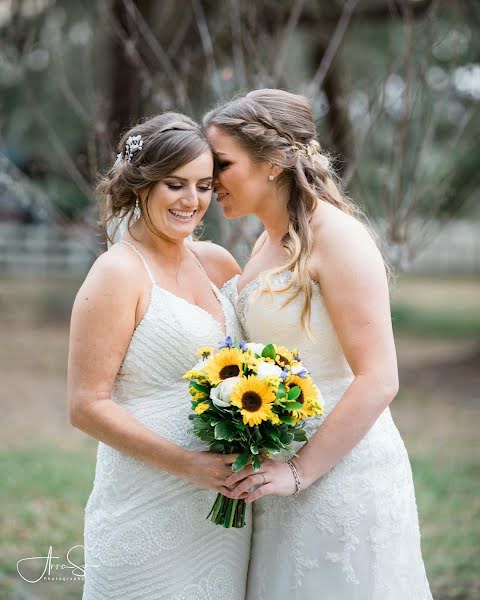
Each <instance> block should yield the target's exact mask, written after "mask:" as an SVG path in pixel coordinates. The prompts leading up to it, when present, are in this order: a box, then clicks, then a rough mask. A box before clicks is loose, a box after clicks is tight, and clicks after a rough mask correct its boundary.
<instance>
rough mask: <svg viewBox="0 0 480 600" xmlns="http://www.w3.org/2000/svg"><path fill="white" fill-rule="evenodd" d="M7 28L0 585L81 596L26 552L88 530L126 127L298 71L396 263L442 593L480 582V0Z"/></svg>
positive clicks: (294, 3)
mask: <svg viewBox="0 0 480 600" xmlns="http://www.w3.org/2000/svg"><path fill="white" fill-rule="evenodd" d="M0 32H1V36H0V90H1V98H2V103H1V112H0V325H1V332H2V343H1V346H0V376H1V385H0V402H1V409H2V419H1V422H0V440H1V442H0V443H1V452H0V483H1V485H0V488H1V492H0V493H1V495H2V511H1V515H0V520H1V528H2V539H1V541H0V578H1V583H0V597H1V598H8V599H15V600H17V599H28V600H31V599H60V598H62V599H64V598H65V599H67V600H68V599H75V598H80V597H81V583H80V582H68V581H67V582H60V581H56V582H43V583H37V584H28V583H26V582H25V581H23V580H22V579H21V578H20V577H19V575H18V573H17V570H16V564H17V560H19V559H21V558H24V557H32V556H46V553H47V551H48V547H49V546H53V553H54V555H56V556H60V557H62V558H63V559H64V558H65V555H66V553H67V551H68V550H69V548H71V547H72V546H74V545H76V544H81V543H82V528H83V509H84V506H85V503H86V500H87V498H88V495H89V493H90V491H91V487H92V483H93V476H94V466H95V447H96V444H95V442H94V440H91V439H89V438H88V437H87V436H85V435H84V434H82V433H81V432H79V431H77V430H74V429H73V428H72V427H71V426H70V425H69V421H68V411H67V396H66V361H67V352H68V326H69V317H70V311H71V306H72V302H73V299H74V297H75V294H76V292H77V290H78V288H79V286H80V285H81V282H82V280H83V278H84V277H85V275H86V273H87V272H88V269H89V267H90V265H91V264H92V262H93V261H94V260H95V258H96V256H98V255H99V254H100V253H102V252H103V251H104V250H105V244H104V239H103V238H102V235H101V232H100V231H99V229H98V226H97V208H96V203H95V198H94V194H93V191H92V190H93V187H94V185H95V181H96V178H97V176H98V173H99V172H102V171H103V170H105V169H106V168H108V166H109V165H110V164H111V163H112V162H113V161H114V159H115V153H116V148H115V145H116V142H117V140H118V137H119V135H120V133H121V132H122V131H123V130H125V129H126V128H128V127H129V126H130V125H132V124H133V123H135V122H136V120H137V119H138V118H140V117H141V116H151V115H154V114H156V113H159V112H162V111H165V110H177V111H181V112H186V113H187V114H189V115H191V116H193V117H194V118H196V119H199V120H201V117H202V114H203V113H204V112H205V111H206V110H207V109H208V108H210V107H212V105H214V104H215V103H217V102H220V101H222V100H227V99H230V98H231V97H232V96H233V95H234V94H235V93H238V92H240V91H245V90H249V89H252V88H259V87H281V88H284V89H288V90H290V91H294V92H297V93H302V94H305V95H307V96H308V97H309V98H310V99H311V100H312V102H313V107H314V112H315V119H316V123H317V127H318V133H319V139H320V141H321V144H322V146H323V147H324V148H325V149H327V150H328V151H329V152H330V153H331V154H332V155H333V156H334V157H335V161H336V166H337V169H338V171H339V172H340V174H341V176H342V178H343V181H344V184H345V187H346V189H347V190H348V192H349V194H350V195H351V197H352V198H353V199H354V200H355V201H356V202H358V204H359V205H360V206H361V207H362V208H363V209H364V210H365V212H366V213H367V214H368V216H369V218H370V219H371V221H372V223H373V225H374V226H375V227H376V228H377V229H378V230H379V231H380V232H381V234H382V239H383V241H384V251H385V252H386V254H387V255H388V256H389V258H390V260H391V262H392V263H393V265H394V267H395V270H396V273H397V276H396V278H395V281H394V282H393V285H392V316H393V322H394V327H395V332H396V341H397V348H398V355H399V365H400V374H401V390H400V393H399V395H398V397H397V398H396V399H395V401H394V403H393V405H392V411H393V413H394V417H395V420H396V422H397V425H398V427H399V429H400V431H401V433H402V435H403V437H404V439H405V442H406V445H407V447H408V450H409V453H410V457H411V461H412V466H413V470H414V477H415V484H416V491H417V502H418V508H419V513H420V522H421V528H422V534H423V537H422V547H423V552H424V557H425V561H426V567H427V571H428V576H429V579H430V582H431V587H432V591H433V593H434V597H435V598H436V599H437V600H447V599H449V600H450V599H456V600H467V599H469V600H474V599H478V598H480V564H479V563H480V561H479V554H480V553H479V544H480V477H479V475H480V466H479V465H480V460H479V458H480V444H479V438H478V433H477V431H478V423H479V421H478V417H479V414H480V279H479V275H480V235H479V234H480V207H479V199H480V153H479V148H478V140H479V138H480V119H479V108H480V35H479V34H480V2H479V1H478V0H449V1H446V0H444V1H441V0H330V1H327V0H288V1H286V0H256V1H254V0H243V1H240V0H225V1H224V2H214V1H213V0H162V2H155V1H153V0H137V1H134V0H98V1H96V2H94V1H92V0H80V1H79V0H65V1H56V0H16V1H15V0H11V1H8V0H0ZM258 231H259V226H258V223H256V222H255V221H254V220H249V219H245V220H238V221H234V222H227V221H225V220H222V218H221V215H220V214H219V211H218V207H217V206H215V205H213V204H212V206H211V209H210V210H209V213H208V215H207V218H206V223H205V229H204V232H203V237H204V239H211V240H213V241H216V242H218V243H221V244H223V245H224V246H225V247H227V248H228V249H230V250H231V251H232V252H233V253H234V254H235V255H236V257H237V259H238V260H239V261H240V263H242V264H244V262H245V260H246V258H247V256H248V252H249V249H250V247H251V241H252V240H253V239H254V238H255V236H256V235H257V234H258ZM64 562H66V560H64ZM37 571H38V569H37ZM226 600H228V599H226ZM405 600H409V599H405Z"/></svg>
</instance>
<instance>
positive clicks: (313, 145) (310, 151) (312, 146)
mask: <svg viewBox="0 0 480 600" xmlns="http://www.w3.org/2000/svg"><path fill="white" fill-rule="evenodd" d="M290 148H291V149H292V150H298V151H299V152H300V154H303V156H308V158H309V159H310V160H313V157H314V155H315V154H318V153H319V151H320V144H319V143H318V142H317V140H310V141H309V142H308V144H302V143H301V142H294V143H293V144H292V145H291V146H290Z"/></svg>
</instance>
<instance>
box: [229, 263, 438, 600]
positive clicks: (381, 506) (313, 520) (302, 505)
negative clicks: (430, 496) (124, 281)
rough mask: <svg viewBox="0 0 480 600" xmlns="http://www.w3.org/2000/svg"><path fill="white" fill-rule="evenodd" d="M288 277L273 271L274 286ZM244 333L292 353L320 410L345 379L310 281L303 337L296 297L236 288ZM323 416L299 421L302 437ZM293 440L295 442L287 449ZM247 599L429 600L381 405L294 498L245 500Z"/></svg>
mask: <svg viewBox="0 0 480 600" xmlns="http://www.w3.org/2000/svg"><path fill="white" fill-rule="evenodd" d="M290 277H291V273H290V272H287V273H281V274H278V275H276V276H274V277H273V288H274V289H275V288H276V289H281V288H282V287H285V284H286V283H287V282H288V281H289V278H290ZM237 283H238V276H236V277H234V278H233V279H231V280H230V281H229V282H228V283H227V284H226V286H225V287H224V291H225V293H226V294H227V295H228V296H229V297H230V298H231V300H232V302H233V303H234V304H236V308H237V314H238V316H239V317H240V321H241V322H242V325H243V327H244V330H245V334H246V337H247V339H249V340H251V341H255V342H261V343H265V344H266V343H269V342H274V343H277V344H281V345H284V346H287V347H289V348H292V347H295V348H298V349H299V353H300V356H301V358H302V360H303V362H304V364H305V366H306V368H307V369H309V370H310V373H311V375H312V377H313V379H314V381H315V382H316V383H317V385H318V386H319V388H320V389H321V392H322V395H323V399H324V403H325V407H324V408H325V416H326V415H328V413H329V412H330V411H331V410H332V409H333V408H334V406H335V404H336V403H337V402H338V401H339V400H340V398H341V396H342V394H343V393H344V391H345V390H346V388H347V387H348V386H349V385H350V383H351V382H352V379H353V375H352V371H351V369H350V367H349V365H348V363H347V361H346V359H345V356H344V354H343V352H342V349H341V347H340V343H339V341H338V338H337V336H336V334H335V331H334V329H333V326H332V323H331V321H330V318H329V316H328V313H327V310H326V308H325V305H324V303H323V300H322V294H321V291H320V288H319V285H318V284H317V283H314V282H312V285H313V286H314V293H313V299H312V318H311V329H312V331H313V333H314V335H315V337H316V339H317V340H318V342H317V343H316V344H314V343H312V342H311V341H310V340H309V339H308V337H307V336H306V335H305V334H304V333H303V332H302V330H301V328H300V313H301V307H302V302H303V300H302V297H301V296H300V297H297V298H296V299H295V300H294V301H293V302H292V303H291V304H289V305H288V306H287V307H285V308H282V304H283V302H284V301H285V298H286V294H287V292H281V293H277V294H273V296H272V295H271V294H260V295H259V294H256V293H254V292H256V291H257V290H258V288H259V287H260V280H259V278H257V279H255V280H254V281H252V282H250V283H249V284H248V285H247V286H246V287H245V288H244V289H243V290H241V292H240V294H238V293H237ZM325 416H324V417H320V418H316V419H313V420H311V421H307V426H306V430H307V435H308V437H310V436H311V435H312V434H313V433H314V432H315V431H316V430H317V429H318V427H319V426H321V423H322V421H323V419H324V418H325ZM299 447H300V445H298V446H297V449H298V448H299ZM253 506H254V523H253V537H252V552H251V558H250V566H249V574H248V586H247V600H431V598H432V596H431V593H430V589H429V585H428V581H427V578H426V575H425V568H424V565H423V560H422V555H421V551H420V532H419V526H418V515H417V508H416V503H415V494H414V488H413V482H412V473H411V469H410V463H409V460H408V456H407V452H406V450H405V446H404V444H403V442H402V439H401V437H400V434H399V432H398V430H397V428H396V427H395V425H394V423H393V421H392V417H391V414H390V410H389V409H388V408H387V409H386V410H385V411H384V412H383V413H382V414H381V416H380V417H379V418H378V420H377V421H376V423H375V424H374V425H373V427H372V428H371V430H370V431H369V433H368V434H367V435H366V436H365V437H364V438H363V439H362V440H361V442H360V443H359V444H358V445H357V446H356V447H355V448H354V449H353V450H352V451H351V452H350V453H349V454H347V455H346V456H345V457H344V458H343V460H341V461H340V463H338V464H337V465H336V466H335V467H334V468H333V469H332V470H331V471H330V472H329V473H327V474H326V475H325V476H323V477H321V478H320V479H319V480H317V481H316V482H315V483H313V485H311V486H310V487H309V488H308V489H306V490H304V491H303V492H301V493H300V495H299V496H298V497H297V498H293V497H291V496H290V497H280V496H266V497H264V498H261V499H260V500H257V501H256V502H255V503H254V504H253Z"/></svg>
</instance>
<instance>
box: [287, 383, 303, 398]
mask: <svg viewBox="0 0 480 600" xmlns="http://www.w3.org/2000/svg"><path fill="white" fill-rule="evenodd" d="M301 393H302V390H301V389H300V388H299V387H298V385H294V386H293V387H292V388H290V391H289V392H288V396H287V398H288V399H289V400H296V399H297V398H298V397H299V396H300V394H301Z"/></svg>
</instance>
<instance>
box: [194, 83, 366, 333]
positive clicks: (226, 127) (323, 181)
mask: <svg viewBox="0 0 480 600" xmlns="http://www.w3.org/2000/svg"><path fill="white" fill-rule="evenodd" d="M204 126H205V128H207V129H208V127H212V126H215V127H218V128H219V129H221V130H223V131H224V132H225V133H227V134H229V135H232V136H234V137H235V140H236V141H237V142H238V143H239V144H240V145H241V146H242V147H243V148H244V149H245V150H246V151H247V152H248V154H249V156H250V157H251V159H252V160H253V161H255V162H265V161H267V162H270V163H272V164H274V165H277V166H279V167H281V168H282V169H283V171H282V174H281V176H280V177H279V178H278V183H279V185H286V186H288V189H289V191H290V196H289V201H288V205H287V210H288V215H289V227H288V232H287V233H286V234H285V236H284V238H283V240H282V245H283V247H284V248H285V250H286V252H287V254H288V256H289V261H288V262H287V264H285V265H283V266H282V267H279V268H276V269H272V270H270V271H269V272H268V273H267V274H266V275H265V276H264V282H265V284H266V289H267V291H272V290H271V284H270V278H271V277H272V276H273V275H274V274H276V273H282V272H285V271H292V272H293V276H292V278H291V280H290V283H289V284H288V286H287V287H286V288H285V289H283V290H282V291H290V292H291V294H290V296H289V298H288V300H287V303H286V304H288V303H289V302H291V301H292V300H293V299H294V298H296V297H297V296H298V295H299V294H300V293H302V292H303V294H304V299H305V300H304V304H303V308H302V314H301V324H302V327H303V329H304V330H305V331H306V332H307V333H308V334H309V335H311V333H310V328H309V321H310V313H311V300H312V286H311V278H310V275H309V272H308V259H309V257H310V254H311V251H312V246H313V234H312V228H311V225H310V221H311V217H312V215H313V212H314V210H315V208H316V206H317V202H318V200H323V201H325V202H328V203H330V204H333V205H334V206H336V207H337V208H339V209H340V210H342V211H344V212H346V213H349V214H352V215H356V214H358V210H357V209H356V207H355V206H354V205H353V203H352V202H351V201H350V200H348V198H347V197H346V196H344V195H343V194H342V192H341V188H340V185H339V183H338V180H337V177H336V175H335V173H334V172H333V169H332V166H331V164H330V159H329V157H328V156H327V154H326V153H324V152H322V151H321V149H320V144H319V143H318V141H317V140H316V131H315V124H314V121H313V114H312V108H311V106H310V103H309V101H308V100H307V98H305V97H304V96H299V95H296V94H292V93H290V92H286V91H284V90H276V89H262V90H255V91H252V92H249V93H248V94H247V95H246V96H242V97H240V98H237V99H235V100H232V101H231V102H228V103H226V104H223V105H221V106H219V107H217V108H215V109H214V110H212V111H211V112H209V113H208V114H207V115H206V116H205V118H204Z"/></svg>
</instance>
